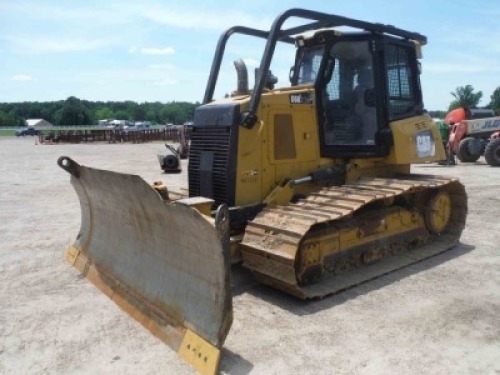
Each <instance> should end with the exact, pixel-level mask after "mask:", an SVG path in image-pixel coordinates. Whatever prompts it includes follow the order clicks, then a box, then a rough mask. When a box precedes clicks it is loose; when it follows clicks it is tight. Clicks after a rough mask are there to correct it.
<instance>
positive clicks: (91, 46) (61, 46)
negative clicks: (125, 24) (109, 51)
mask: <svg viewBox="0 0 500 375" xmlns="http://www.w3.org/2000/svg"><path fill="white" fill-rule="evenodd" d="M6 39H8V40H9V41H11V42H13V43H14V45H15V46H16V47H17V49H18V50H19V51H20V52H25V53H65V52H82V51H90V50H96V49H100V48H104V47H108V46H110V45H113V44H115V42H116V41H115V40H113V39H77V38H75V39H65V38H60V39H58V38H36V37H35V38H33V37H12V38H6Z"/></svg>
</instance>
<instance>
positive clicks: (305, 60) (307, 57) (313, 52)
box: [297, 47, 324, 85]
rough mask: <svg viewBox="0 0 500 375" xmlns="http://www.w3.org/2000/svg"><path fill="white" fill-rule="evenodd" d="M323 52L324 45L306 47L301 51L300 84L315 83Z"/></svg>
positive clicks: (298, 79)
mask: <svg viewBox="0 0 500 375" xmlns="http://www.w3.org/2000/svg"><path fill="white" fill-rule="evenodd" d="M323 52H324V49H323V47H316V48H311V49H309V48H308V49H306V48H304V49H302V50H301V51H300V54H299V76H298V78H297V84H298V85H302V84H304V83H313V82H314V81H315V80H316V77H317V76H318V71H319V67H320V65H321V60H322V59H323Z"/></svg>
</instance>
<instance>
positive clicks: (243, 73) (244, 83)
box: [234, 59, 250, 95]
mask: <svg viewBox="0 0 500 375" xmlns="http://www.w3.org/2000/svg"><path fill="white" fill-rule="evenodd" d="M234 67H235V68H236V74H237V76H238V86H237V88H236V92H235V93H234V94H235V95H248V94H249V93H250V91H249V90H248V71H247V67H246V65H245V62H244V61H243V59H238V60H235V61H234Z"/></svg>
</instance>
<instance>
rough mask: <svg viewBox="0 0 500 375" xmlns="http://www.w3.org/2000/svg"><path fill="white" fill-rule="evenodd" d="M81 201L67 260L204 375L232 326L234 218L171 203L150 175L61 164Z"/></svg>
mask: <svg viewBox="0 0 500 375" xmlns="http://www.w3.org/2000/svg"><path fill="white" fill-rule="evenodd" d="M58 164H59V166H60V167H61V168H63V169H64V170H66V171H67V172H68V173H70V174H71V183H72V185H73V187H74V188H75V190H76V193H77V195H78V198H79V200H80V206H81V213H82V219H81V220H82V222H81V228H80V233H79V234H78V237H77V239H76V241H75V243H74V244H73V245H71V246H70V247H69V249H68V250H67V252H66V255H65V257H66V259H67V260H68V261H69V262H70V263H71V264H73V265H74V266H75V267H76V268H77V269H78V270H79V271H80V272H82V274H83V275H85V276H86V277H87V278H88V279H89V280H90V281H91V282H93V283H94V284H95V285H96V286H97V287H98V288H99V289H100V290H101V291H103V292H104V293H105V294H106V295H108V296H109V297H110V298H111V299H112V300H113V301H115V302H116V303H117V304H118V305H119V306H120V307H121V308H123V309H124V310H125V311H126V312H128V313H129V314H130V315H131V316H132V317H134V318H135V319H137V320H138V321H139V322H140V323H141V324H142V325H143V326H145V327H146V328H148V329H149V330H150V331H151V333H153V334H154V335H155V336H157V337H158V338H160V339H161V340H162V341H164V342H165V343H166V344H167V345H169V346H170V347H171V348H172V349H174V350H175V351H177V352H178V354H179V355H180V356H181V357H183V358H184V359H185V360H186V361H187V362H188V363H190V364H191V365H192V366H194V367H195V368H196V369H197V370H198V371H200V372H201V373H204V374H213V373H216V371H217V369H218V363H219V358H220V348H221V347H222V345H223V343H224V340H225V338H226V335H227V333H228V331H229V328H230V326H231V323H232V297H231V290H230V259H229V220H228V218H229V213H228V210H227V208H226V207H225V206H221V207H219V210H218V211H217V215H216V217H215V220H213V219H211V218H208V217H206V216H204V215H202V214H200V213H199V212H198V211H197V210H195V209H194V208H191V207H188V206H186V205H183V204H180V203H166V202H164V201H163V200H162V199H161V197H160V196H159V194H158V193H157V192H156V191H155V190H154V189H152V188H151V187H150V186H149V185H148V184H147V183H146V182H145V181H144V180H143V179H142V178H140V177H139V176H135V175H127V174H121V173H115V172H110V171H104V170H98V169H93V168H88V167H85V166H80V165H79V164H78V163H76V162H75V161H73V160H71V159H70V158H68V157H61V158H59V160H58Z"/></svg>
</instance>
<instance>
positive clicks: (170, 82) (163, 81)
mask: <svg viewBox="0 0 500 375" xmlns="http://www.w3.org/2000/svg"><path fill="white" fill-rule="evenodd" d="M177 83H178V82H177V80H175V79H172V78H163V79H161V80H159V81H156V82H154V83H153V84H154V85H155V86H170V85H175V84H177Z"/></svg>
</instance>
